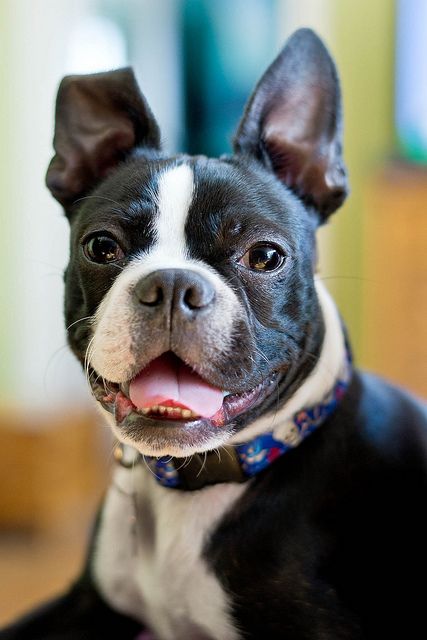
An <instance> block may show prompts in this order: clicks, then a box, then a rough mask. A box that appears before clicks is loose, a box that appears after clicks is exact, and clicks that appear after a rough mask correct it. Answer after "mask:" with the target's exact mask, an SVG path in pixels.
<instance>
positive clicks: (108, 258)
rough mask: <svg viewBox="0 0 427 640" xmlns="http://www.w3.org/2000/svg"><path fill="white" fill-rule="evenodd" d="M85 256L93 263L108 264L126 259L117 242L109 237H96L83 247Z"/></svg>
mask: <svg viewBox="0 0 427 640" xmlns="http://www.w3.org/2000/svg"><path fill="white" fill-rule="evenodd" d="M83 250H84V252H85V255H86V257H87V258H89V260H92V262H98V263H99V264H107V263H108V262H115V261H116V260H121V259H122V258H123V257H124V253H123V251H122V250H121V248H120V246H119V245H118V244H117V242H116V241H115V240H113V239H112V238H109V237H108V236H94V237H93V238H91V239H90V240H88V242H86V243H85V244H84V245H83Z"/></svg>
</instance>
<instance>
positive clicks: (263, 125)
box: [234, 29, 348, 221]
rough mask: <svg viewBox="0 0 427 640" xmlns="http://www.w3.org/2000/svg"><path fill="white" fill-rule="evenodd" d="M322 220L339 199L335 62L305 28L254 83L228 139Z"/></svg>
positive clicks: (344, 187) (341, 172)
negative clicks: (237, 122) (249, 155)
mask: <svg viewBox="0 0 427 640" xmlns="http://www.w3.org/2000/svg"><path fill="white" fill-rule="evenodd" d="M234 149H235V151H236V153H247V154H252V155H255V156H256V157H257V158H258V159H259V160H261V161H262V162H263V163H264V164H266V165H267V166H268V167H269V168H271V169H272V170H273V171H274V173H275V174H276V175H277V177H278V178H279V179H280V180H281V181H282V182H283V183H284V184H286V185H287V186H288V187H290V188H291V189H292V190H293V191H294V192H295V193H296V194H297V195H298V196H299V197H300V198H301V199H302V200H304V202H306V203H307V204H309V205H312V206H314V207H315V208H316V209H317V211H318V212H319V214H320V216H321V220H322V221H324V220H325V219H326V218H327V216H328V215H329V214H330V213H332V212H333V211H335V209H337V208H338V207H339V206H340V205H341V204H342V203H343V201H344V200H345V197H346V195H347V192H348V184H347V174H346V169H345V165H344V161H343V157H342V116H341V95H340V87H339V81H338V76H337V72H336V69H335V65H334V63H333V61H332V59H331V57H330V55H329V53H328V51H327V50H326V48H325V46H324V44H323V43H322V41H321V40H320V39H319V38H318V37H317V36H316V34H315V33H313V31H311V30H309V29H300V30H299V31H296V32H295V33H294V34H293V35H292V36H291V38H290V39H289V40H288V41H287V43H286V45H285V47H284V48H283V50H282V52H281V53H280V55H279V56H278V57H277V58H276V60H275V61H274V62H273V64H272V65H271V66H270V67H269V68H268V69H267V71H266V72H265V74H264V76H263V77H262V78H261V80H260V81H259V83H258V85H257V86H256V88H255V91H254V93H253V94H252V96H251V98H250V99H249V102H248V104H247V106H246V110H245V113H244V115H243V118H242V120H241V122H240V125H239V128H238V130H237V134H236V136H235V139H234Z"/></svg>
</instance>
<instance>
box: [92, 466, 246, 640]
mask: <svg viewBox="0 0 427 640" xmlns="http://www.w3.org/2000/svg"><path fill="white" fill-rule="evenodd" d="M244 490H245V485H238V484H226V485H216V486H213V487H208V488H205V489H203V490H202V491H194V492H181V491H176V490H173V489H165V488H163V487H161V486H159V485H158V484H157V483H156V482H155V481H154V479H153V478H152V477H151V476H150V474H149V472H148V470H147V469H145V468H143V467H142V466H138V467H135V468H134V469H133V470H126V469H119V470H118V471H117V472H116V475H115V479H114V485H113V486H112V487H111V489H110V491H109V494H108V496H107V500H106V503H105V507H104V511H103V515H102V521H101V527H100V531H99V534H98V537H97V542H96V547H95V555H94V564H93V569H94V575H95V580H96V583H97V585H98V587H99V589H100V591H101V593H102V594H103V596H104V597H105V598H106V600H107V601H108V602H109V603H110V604H111V605H112V606H113V607H114V608H116V609H117V610H119V611H121V612H123V613H126V614H128V615H131V616H132V617H134V618H136V619H140V620H141V621H142V622H144V623H146V624H147V626H148V627H149V628H151V630H152V631H153V632H154V633H155V635H156V637H158V638H159V640H181V639H185V640H210V639H215V638H221V639H222V640H234V639H235V638H238V633H237V632H236V630H235V628H234V626H233V623H232V619H231V616H230V613H229V603H228V602H227V596H226V594H225V592H224V590H223V589H222V587H221V585H220V583H219V581H218V579H217V578H216V576H215V575H214V573H213V571H212V570H211V569H210V567H209V565H208V563H207V562H206V560H205V559H204V557H203V548H204V543H205V541H206V539H207V537H208V536H209V534H210V532H211V531H213V530H214V528H215V526H216V524H217V523H218V522H219V521H220V519H221V517H222V516H223V515H224V514H225V513H226V511H228V509H229V508H230V507H231V506H232V505H233V503H234V502H235V501H236V500H237V499H238V498H239V496H240V495H241V494H242V493H243V491H244Z"/></svg>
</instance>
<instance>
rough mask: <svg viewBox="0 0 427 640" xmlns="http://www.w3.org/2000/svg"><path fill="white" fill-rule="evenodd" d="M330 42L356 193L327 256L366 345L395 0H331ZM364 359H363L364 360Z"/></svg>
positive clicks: (389, 139)
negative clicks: (369, 204) (367, 255)
mask: <svg viewBox="0 0 427 640" xmlns="http://www.w3.org/2000/svg"><path fill="white" fill-rule="evenodd" d="M329 5H330V18H331V31H332V34H333V41H332V43H330V46H331V49H332V52H333V54H334V56H335V57H336V60H337V63H338V66H339V72H340V77H341V83H342V90H343V97H344V118H345V120H344V124H345V143H344V144H345V158H346V162H347V165H348V168H349V173H350V186H351V194H350V197H349V199H348V201H347V203H346V204H345V206H344V207H343V209H342V210H341V211H340V213H339V214H338V215H337V216H336V219H333V220H332V221H331V228H330V231H328V233H330V234H331V236H332V237H331V238H330V239H329V240H328V242H327V243H325V245H326V246H327V247H329V248H331V249H330V250H332V251H333V254H334V255H333V256H332V257H331V260H327V262H328V265H332V266H328V273H326V274H325V275H326V276H332V277H330V278H328V279H327V280H326V283H327V285H328V288H329V289H330V291H331V292H332V293H333V295H334V296H335V298H336V300H337V302H338V305H339V307H340V309H341V312H342V313H343V316H344V318H345V321H346V323H347V325H348V326H349V329H350V333H351V336H352V342H353V344H354V346H355V350H356V352H357V351H360V349H359V346H360V345H361V340H362V335H361V332H362V314H363V298H364V289H365V288H366V283H367V280H366V279H369V274H367V273H365V270H364V264H363V229H364V225H366V224H367V223H368V221H367V220H366V219H365V214H364V191H365V188H366V184H367V181H368V180H369V179H370V178H371V177H372V175H373V174H374V173H375V172H376V171H378V168H379V167H380V166H381V165H382V164H383V163H384V161H385V160H386V159H387V158H388V157H390V155H391V154H392V153H393V149H394V143H395V140H394V127H393V91H394V87H393V74H394V2H393V0H359V1H358V2H357V3H355V2H353V1H352V0H329ZM362 364H363V363H362Z"/></svg>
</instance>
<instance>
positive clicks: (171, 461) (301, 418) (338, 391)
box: [115, 349, 352, 491]
mask: <svg viewBox="0 0 427 640" xmlns="http://www.w3.org/2000/svg"><path fill="white" fill-rule="evenodd" d="M351 371H352V367H351V355H350V352H349V350H348V349H347V350H346V357H345V361H344V363H343V366H342V368H341V371H340V374H339V376H338V379H337V380H336V382H335V385H334V386H333V388H332V389H331V390H330V392H329V393H327V394H326V395H325V396H324V397H323V399H322V400H321V401H320V402H319V403H318V404H316V405H314V406H311V407H307V408H305V409H302V410H300V411H298V412H297V413H296V414H295V415H294V416H293V417H292V418H291V419H290V420H289V421H288V425H287V428H286V430H285V435H283V436H282V437H281V438H280V439H278V438H277V435H276V437H275V435H273V432H268V433H263V434H261V435H259V436H257V437H255V438H253V439H252V440H250V441H248V442H245V443H242V444H237V445H234V446H225V447H221V455H219V453H218V451H209V452H207V453H201V454H195V455H193V456H192V457H191V458H190V459H182V458H173V457H170V456H163V457H161V458H154V457H149V456H142V455H140V454H138V453H135V450H134V449H131V452H130V453H129V451H128V449H129V448H128V447H126V446H123V445H121V444H118V445H117V447H116V450H115V458H116V461H117V462H119V463H120V464H121V465H122V466H125V467H132V466H134V464H135V462H138V461H144V462H145V464H146V465H147V466H148V468H149V469H150V471H151V472H152V474H153V476H154V477H155V478H156V480H157V481H158V483H159V484H160V485H162V486H163V487H168V488H171V489H181V490H187V491H191V490H196V489H201V488H203V487H204V486H207V485H210V484H217V483H220V482H244V481H245V480H248V479H250V478H252V477H253V476H255V475H256V474H257V473H259V472H260V471H263V470H264V469H266V468H267V467H268V466H269V465H270V464H272V463H273V462H274V461H275V460H276V459H277V458H279V457H280V456H282V455H283V454H285V453H286V452H287V451H290V450H291V449H294V448H295V447H296V446H298V445H299V444H300V443H301V442H302V441H303V440H304V439H305V438H306V437H307V436H309V435H310V434H311V433H313V431H316V430H317V429H318V427H320V426H321V425H322V424H323V423H324V422H325V421H326V420H327V418H329V416H331V415H332V413H333V412H334V411H335V409H336V408H337V406H338V404H339V403H340V401H341V400H342V398H343V396H344V395H345V393H346V391H347V388H348V386H349V383H350V379H351Z"/></svg>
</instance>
